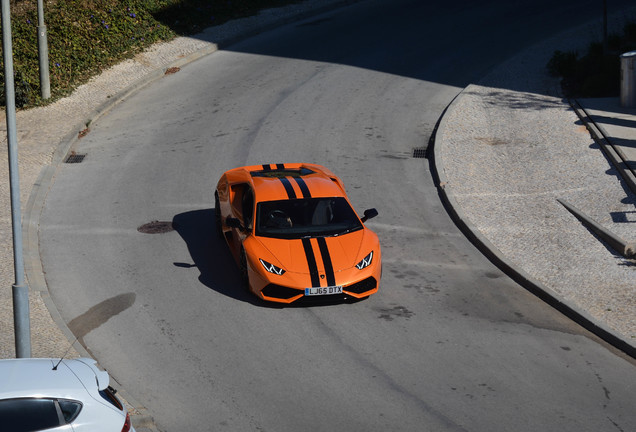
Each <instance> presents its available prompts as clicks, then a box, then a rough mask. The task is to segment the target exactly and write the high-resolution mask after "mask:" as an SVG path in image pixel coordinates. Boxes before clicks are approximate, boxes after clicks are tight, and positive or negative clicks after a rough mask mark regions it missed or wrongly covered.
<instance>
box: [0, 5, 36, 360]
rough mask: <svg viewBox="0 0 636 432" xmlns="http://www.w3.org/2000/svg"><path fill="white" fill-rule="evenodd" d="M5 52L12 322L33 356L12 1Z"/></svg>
mask: <svg viewBox="0 0 636 432" xmlns="http://www.w3.org/2000/svg"><path fill="white" fill-rule="evenodd" d="M2 53H3V56H4V89H5V90H4V94H5V99H6V111H7V143H8V145H9V189H10V191H11V222H12V225H13V265H14V271H15V284H14V285H13V324H14V327H15V353H16V357H18V358H21V357H31V328H30V327H31V326H30V322H29V287H28V286H27V285H26V284H25V282H24V261H23V256H22V214H21V210H20V182H19V175H18V173H19V171H18V151H17V150H18V149H17V141H18V139H17V133H16V121H15V83H14V80H13V45H12V42H11V9H10V6H9V0H2Z"/></svg>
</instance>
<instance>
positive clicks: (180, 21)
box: [0, 0, 299, 108]
mask: <svg viewBox="0 0 636 432" xmlns="http://www.w3.org/2000/svg"><path fill="white" fill-rule="evenodd" d="M298 2H299V0H46V1H44V23H45V25H46V29H47V42H48V51H49V77H50V85H51V99H49V100H48V101H42V100H41V98H40V94H41V90H40V76H39V61H38V46H37V45H38V42H37V36H38V35H37V27H38V16H37V1H36V0H11V2H10V4H11V33H12V44H13V68H14V81H15V92H16V95H15V98H16V107H18V108H22V107H32V106H37V105H41V104H43V103H49V102H51V101H54V100H56V99H59V98H60V97H63V96H66V95H68V94H70V93H71V92H72V91H73V89H75V88H76V87H77V86H79V85H81V84H83V83H85V82H87V81H88V80H89V79H90V78H91V77H93V76H95V75H97V74H99V73H100V72H101V71H103V70H104V69H106V68H108V67H110V66H112V65H114V64H117V63H119V62H121V61H122V60H125V59H128V58H131V57H133V56H134V55H135V54H137V53H139V52H141V51H143V50H144V49H146V48H148V47H149V46H150V45H152V44H154V43H155V42H158V41H169V40H171V39H173V38H175V37H177V36H181V35H192V34H196V33H198V32H200V31H202V30H203V29H205V28H207V27H211V26H215V25H220V24H223V23H225V22H227V21H229V20H233V19H237V18H243V17H247V16H251V15H255V14H256V13H258V11H260V10H262V9H266V8H271V7H278V6H284V5H288V4H292V3H298ZM4 81H5V80H4V61H3V59H2V58H0V84H1V87H0V104H2V105H5V99H4V96H5V95H4Z"/></svg>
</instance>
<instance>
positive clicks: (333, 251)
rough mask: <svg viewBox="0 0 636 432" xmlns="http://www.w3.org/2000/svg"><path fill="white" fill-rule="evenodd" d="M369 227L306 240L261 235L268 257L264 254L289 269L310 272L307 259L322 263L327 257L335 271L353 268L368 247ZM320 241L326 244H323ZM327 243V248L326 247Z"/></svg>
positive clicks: (261, 242)
mask: <svg viewBox="0 0 636 432" xmlns="http://www.w3.org/2000/svg"><path fill="white" fill-rule="evenodd" d="M365 231H366V230H359V231H355V232H352V233H349V234H345V235H340V236H332V237H321V238H320V240H319V239H318V238H307V239H277V238H269V237H259V242H260V244H261V245H262V246H263V247H264V248H265V249H267V251H268V252H269V253H268V255H270V256H269V257H266V256H262V257H259V258H263V259H265V260H272V258H274V260H272V261H273V262H271V264H275V265H277V266H281V267H282V268H284V269H285V270H286V271H290V272H294V273H307V268H308V265H307V262H308V260H311V259H315V260H316V262H318V263H321V262H324V261H325V260H326V259H328V260H330V261H331V265H332V267H333V270H334V271H336V272H338V271H341V270H345V269H348V268H351V267H353V266H354V265H355V264H356V263H357V262H358V261H360V259H361V258H362V257H360V254H361V253H362V254H363V256H364V255H366V254H368V253H369V252H370V251H371V249H370V248H369V250H368V251H367V250H361V249H362V246H363V245H364V243H365V237H367V235H366V233H365ZM320 243H323V246H322V247H321V245H320ZM325 246H326V247H325Z"/></svg>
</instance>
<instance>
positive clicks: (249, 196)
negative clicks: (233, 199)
mask: <svg viewBox="0 0 636 432" xmlns="http://www.w3.org/2000/svg"><path fill="white" fill-rule="evenodd" d="M253 218H254V192H253V191H252V189H251V188H250V187H249V186H247V187H246V188H245V193H244V194H243V222H244V223H245V227H246V228H247V229H249V230H251V229H252V219H253Z"/></svg>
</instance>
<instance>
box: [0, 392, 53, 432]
mask: <svg viewBox="0 0 636 432" xmlns="http://www.w3.org/2000/svg"><path fill="white" fill-rule="evenodd" d="M0 425H2V430H7V431H12V432H35V431H40V430H43V429H51V428H55V427H58V426H60V418H59V417H58V415H57V409H56V407H55V401H54V400H53V399H7V400H2V401H0Z"/></svg>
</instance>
